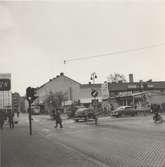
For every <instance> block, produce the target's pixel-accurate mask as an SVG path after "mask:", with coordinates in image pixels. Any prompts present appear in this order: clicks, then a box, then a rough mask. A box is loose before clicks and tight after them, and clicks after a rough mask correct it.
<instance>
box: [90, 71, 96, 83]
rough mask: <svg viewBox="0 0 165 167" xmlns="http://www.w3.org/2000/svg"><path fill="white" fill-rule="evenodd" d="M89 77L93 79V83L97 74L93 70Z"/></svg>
mask: <svg viewBox="0 0 165 167" xmlns="http://www.w3.org/2000/svg"><path fill="white" fill-rule="evenodd" d="M90 79H91V80H92V81H93V84H95V80H96V79H97V75H96V73H95V72H93V73H92V74H91V78H90Z"/></svg>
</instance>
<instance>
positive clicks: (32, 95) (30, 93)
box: [26, 87, 38, 103]
mask: <svg viewBox="0 0 165 167" xmlns="http://www.w3.org/2000/svg"><path fill="white" fill-rule="evenodd" d="M26 98H27V100H28V101H29V102H31V103H33V101H34V100H35V99H36V98H38V96H36V89H35V88H31V87H28V88H27V89H26Z"/></svg>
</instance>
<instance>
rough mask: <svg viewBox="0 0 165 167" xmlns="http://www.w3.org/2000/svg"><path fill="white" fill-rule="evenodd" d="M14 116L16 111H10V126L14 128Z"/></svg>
mask: <svg viewBox="0 0 165 167" xmlns="http://www.w3.org/2000/svg"><path fill="white" fill-rule="evenodd" d="M13 118H14V112H12V111H9V112H8V121H9V126H10V128H14V120H13Z"/></svg>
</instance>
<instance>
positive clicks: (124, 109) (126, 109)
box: [111, 106, 138, 117]
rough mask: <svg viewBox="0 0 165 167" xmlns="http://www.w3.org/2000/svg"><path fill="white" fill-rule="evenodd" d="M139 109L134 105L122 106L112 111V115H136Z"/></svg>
mask: <svg viewBox="0 0 165 167" xmlns="http://www.w3.org/2000/svg"><path fill="white" fill-rule="evenodd" d="M137 112H138V110H137V109H135V108H133V107H132V106H120V107H118V108H117V109H115V110H113V111H112V114H111V115H112V116H114V117H120V116H124V115H128V116H135V115H137Z"/></svg>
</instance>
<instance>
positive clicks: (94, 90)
mask: <svg viewBox="0 0 165 167" xmlns="http://www.w3.org/2000/svg"><path fill="white" fill-rule="evenodd" d="M90 79H91V80H92V84H93V85H92V87H91V95H92V97H93V98H94V99H93V100H92V105H93V109H94V119H95V125H97V116H96V113H97V105H98V100H97V99H96V97H97V96H98V91H97V90H96V89H94V86H95V80H96V79H97V75H96V73H95V72H93V73H92V74H91V78H90Z"/></svg>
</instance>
